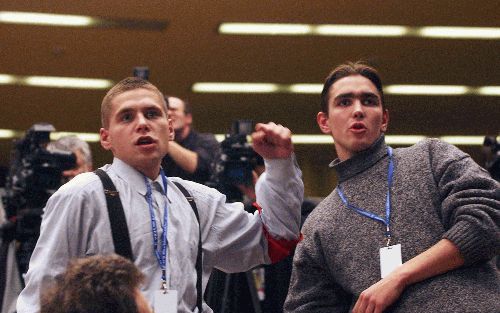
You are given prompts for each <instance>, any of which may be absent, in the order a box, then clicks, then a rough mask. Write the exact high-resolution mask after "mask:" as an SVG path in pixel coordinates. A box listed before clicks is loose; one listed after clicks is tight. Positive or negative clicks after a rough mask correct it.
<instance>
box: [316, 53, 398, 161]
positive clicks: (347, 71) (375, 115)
mask: <svg viewBox="0 0 500 313" xmlns="http://www.w3.org/2000/svg"><path fill="white" fill-rule="evenodd" d="M316 121H317V123H318V125H319V127H320V129H321V131H322V132H323V133H325V134H329V135H331V136H332V137H333V139H334V141H335V150H336V151H337V156H338V158H339V159H340V160H341V161H344V160H347V159H349V158H351V157H352V156H353V155H355V154H357V153H359V152H361V151H363V150H365V149H367V148H368V147H370V146H371V145H372V144H373V143H374V142H375V141H376V140H377V139H378V138H379V137H380V136H381V135H382V134H383V133H385V132H386V131H387V126H388V123H389V112H388V111H387V109H386V107H385V104H384V93H383V89H382V81H381V79H380V76H379V74H378V73H377V71H376V70H375V69H374V68H372V67H370V66H368V65H366V64H364V63H361V62H356V63H352V62H348V63H345V64H342V65H340V66H338V67H336V68H335V69H334V70H333V71H332V72H331V73H330V75H328V77H327V79H326V81H325V84H324V87H323V91H322V93H321V111H320V112H319V113H318V114H317V116H316Z"/></svg>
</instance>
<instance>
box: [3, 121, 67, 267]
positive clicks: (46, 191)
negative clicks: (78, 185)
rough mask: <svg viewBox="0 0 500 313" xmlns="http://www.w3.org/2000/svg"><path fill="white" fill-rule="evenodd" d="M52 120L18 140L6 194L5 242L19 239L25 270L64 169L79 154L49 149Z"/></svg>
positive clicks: (4, 200)
mask: <svg viewBox="0 0 500 313" xmlns="http://www.w3.org/2000/svg"><path fill="white" fill-rule="evenodd" d="M54 130H55V128H54V126H52V125H51V124H47V123H38V124H34V125H33V126H32V127H31V128H30V129H29V130H28V131H27V132H26V134H25V136H24V137H23V138H21V139H18V140H16V141H15V142H14V147H13V149H12V152H11V164H10V168H9V174H8V176H7V179H6V185H5V197H4V198H3V203H4V208H5V213H6V222H5V223H4V224H3V225H1V226H0V231H1V235H2V239H3V241H4V242H10V241H12V240H17V241H18V242H19V248H18V250H17V253H16V254H17V255H16V256H17V261H18V265H19V269H20V271H21V273H25V272H26V271H27V269H28V264H29V259H30V257H31V253H32V252H33V249H34V247H35V244H36V241H37V240H38V236H39V234H40V223H41V216H42V212H43V207H44V206H45V204H46V202H47V200H48V198H49V197H50V196H51V195H52V194H53V193H54V192H55V191H56V190H57V188H59V187H60V186H61V185H62V183H63V179H62V172H63V171H65V170H68V169H71V168H74V167H75V166H76V156H75V155H74V154H73V153H71V152H67V151H48V150H47V149H46V147H47V144H48V143H49V141H50V133H51V132H52V131H54Z"/></svg>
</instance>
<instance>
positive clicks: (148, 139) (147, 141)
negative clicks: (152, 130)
mask: <svg viewBox="0 0 500 313" xmlns="http://www.w3.org/2000/svg"><path fill="white" fill-rule="evenodd" d="M154 142H155V141H154V140H153V138H151V137H141V138H139V139H138V140H137V142H136V145H138V146H145V145H150V144H153V143H154Z"/></svg>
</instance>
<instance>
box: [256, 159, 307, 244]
mask: <svg viewBox="0 0 500 313" xmlns="http://www.w3.org/2000/svg"><path fill="white" fill-rule="evenodd" d="M264 162H265V166H266V171H265V172H264V174H262V175H261V176H260V177H259V180H258V181H257V184H256V186H255V191H256V197H257V203H258V204H259V206H260V207H261V208H262V214H261V215H262V221H263V222H264V225H265V226H266V228H267V230H268V231H269V233H270V234H271V235H272V236H273V237H274V238H276V239H285V240H296V239H298V237H299V232H300V208H301V205H302V201H303V199H304V184H303V182H302V172H301V171H300V169H299V166H298V165H297V160H296V159H295V154H292V156H290V157H289V158H287V159H271V160H264Z"/></svg>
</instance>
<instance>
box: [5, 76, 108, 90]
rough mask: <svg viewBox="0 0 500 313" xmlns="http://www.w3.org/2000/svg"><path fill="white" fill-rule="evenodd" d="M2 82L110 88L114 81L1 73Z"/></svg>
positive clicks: (37, 85) (79, 87)
mask: <svg viewBox="0 0 500 313" xmlns="http://www.w3.org/2000/svg"><path fill="white" fill-rule="evenodd" d="M0 84H3V85H25V86H36V87H52V88H77V89H106V88H110V87H111V86H112V85H113V84H114V82H113V81H112V80H109V79H100V78H82V77H60V76H17V75H10V74H0Z"/></svg>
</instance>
